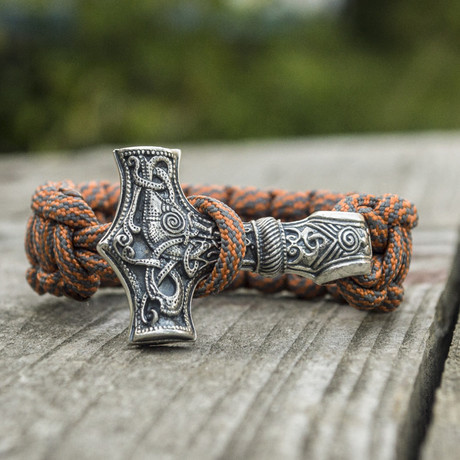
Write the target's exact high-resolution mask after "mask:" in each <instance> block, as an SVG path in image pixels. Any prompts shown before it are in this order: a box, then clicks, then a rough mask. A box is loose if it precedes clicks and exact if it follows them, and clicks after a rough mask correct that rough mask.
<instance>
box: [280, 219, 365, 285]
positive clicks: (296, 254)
mask: <svg viewBox="0 0 460 460" xmlns="http://www.w3.org/2000/svg"><path fill="white" fill-rule="evenodd" d="M283 228H284V231H285V234H286V243H287V250H286V252H287V270H288V271H290V272H292V273H299V274H300V273H301V274H304V276H308V275H310V277H314V278H315V279H316V280H317V278H318V277H321V276H323V277H325V278H327V273H328V272H331V271H332V270H334V271H337V269H338V268H339V267H346V266H347V264H352V263H353V264H354V265H355V266H356V262H357V261H358V262H359V259H362V260H363V262H366V261H367V260H368V259H370V256H371V253H370V244H369V235H368V232H367V229H365V227H364V226H363V225H362V222H360V221H359V220H357V221H353V220H350V218H349V217H347V216H345V213H336V216H332V215H331V213H328V215H327V216H322V215H321V213H316V214H315V215H313V216H311V217H310V218H309V219H308V223H306V221H300V222H293V223H290V224H289V225H286V226H284V225H283ZM326 282H327V281H326Z"/></svg>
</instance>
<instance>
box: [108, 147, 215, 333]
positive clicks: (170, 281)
mask: <svg viewBox="0 0 460 460" xmlns="http://www.w3.org/2000/svg"><path fill="white" fill-rule="evenodd" d="M116 158H117V162H118V166H119V169H120V172H121V178H122V184H123V191H122V196H121V202H120V209H119V211H118V213H117V216H118V219H117V221H116V222H114V224H113V225H112V228H111V229H110V231H109V233H108V235H107V236H106V237H105V238H104V240H105V241H103V242H101V243H102V245H101V246H102V250H103V252H104V253H105V254H107V255H108V257H109V260H111V261H112V262H116V263H113V267H114V269H116V271H117V273H119V275H121V277H122V279H124V280H125V285H127V287H128V288H129V289H130V290H131V293H132V303H133V305H132V320H133V324H132V328H133V330H132V333H131V336H132V338H134V340H136V338H137V340H140V341H142V340H143V339H142V336H143V335H144V334H147V335H149V334H150V333H152V332H158V331H160V332H161V331H162V330H167V331H168V333H170V332H171V331H176V332H177V333H178V334H182V333H186V334H189V335H190V337H191V336H192V335H193V334H194V330H193V326H192V324H191V319H190V313H189V311H185V309H184V306H189V305H190V302H191V297H192V295H193V290H194V287H195V285H196V284H197V282H198V281H199V279H200V278H202V277H203V276H204V275H205V274H206V273H209V272H210V271H211V269H212V264H213V263H214V262H215V261H216V259H217V257H218V253H219V241H220V239H219V237H218V232H217V229H216V226H215V224H214V223H213V221H211V220H210V219H209V218H207V217H205V216H202V215H201V214H199V213H197V212H196V211H195V210H194V208H193V207H192V206H191V205H190V204H189V203H188V201H187V200H186V199H185V197H184V196H183V193H182V190H181V189H180V186H179V181H178V177H177V175H178V172H177V166H178V154H177V153H176V152H174V151H169V150H166V149H162V150H161V151H157V150H147V149H146V150H141V149H139V150H138V149H136V150H131V149H122V150H118V151H116Z"/></svg>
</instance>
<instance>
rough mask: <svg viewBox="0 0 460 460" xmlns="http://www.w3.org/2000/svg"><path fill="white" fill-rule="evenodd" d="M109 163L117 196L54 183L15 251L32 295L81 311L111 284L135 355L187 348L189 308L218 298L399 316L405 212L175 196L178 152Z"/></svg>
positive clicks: (407, 225)
mask: <svg viewBox="0 0 460 460" xmlns="http://www.w3.org/2000/svg"><path fill="white" fill-rule="evenodd" d="M115 158H116V161H117V164H118V167H119V170H120V177H121V188H120V186H119V185H118V184H111V183H109V182H105V181H102V182H88V183H83V184H78V185H75V184H73V183H72V182H71V181H64V182H57V183H52V182H48V183H46V184H45V185H42V186H40V187H38V188H37V190H36V191H35V193H34V195H33V197H32V211H33V214H32V216H31V217H30V219H29V222H28V226H27V232H26V240H25V247H26V253H27V257H28V260H29V262H30V265H31V266H30V268H29V269H28V270H27V275H26V276H27V281H28V282H29V284H30V285H31V286H32V288H33V289H34V290H35V291H36V292H37V293H38V294H44V293H50V294H53V295H56V296H62V295H66V296H68V297H71V298H73V299H76V300H86V299H88V298H90V297H91V296H92V295H93V294H94V293H95V292H96V291H97V289H98V287H105V286H119V285H120V281H121V283H122V284H123V286H124V288H125V290H126V292H127V294H128V299H129V303H130V308H131V329H130V340H131V341H132V342H137V343H166V342H174V341H184V340H194V339H195V337H196V334H195V329H194V326H193V322H192V319H191V314H190V304H191V298H192V297H193V295H195V296H205V295H210V294H215V293H218V292H221V291H222V290H224V289H236V288H240V287H245V288H252V289H258V290H261V291H264V292H268V293H275V292H280V291H284V290H286V291H290V292H292V293H294V294H295V295H296V296H298V297H300V298H303V299H312V298H315V297H318V296H322V295H325V294H327V293H329V294H330V295H332V296H333V297H334V298H335V299H337V300H338V299H343V300H345V301H346V302H347V303H348V304H350V305H351V306H353V307H355V308H358V309H361V310H370V311H382V312H389V311H392V310H394V309H395V308H397V307H398V306H399V305H400V303H401V301H402V299H403V293H404V290H403V286H402V283H403V281H404V279H405V278H406V275H407V272H408V270H409V264H410V259H411V253H412V239H411V229H412V228H414V227H415V226H416V224H417V220H418V216H417V211H416V208H415V206H414V205H413V204H412V203H410V202H409V201H407V200H404V199H401V198H399V197H398V196H397V195H391V194H385V195H382V196H374V195H365V194H340V193H331V192H327V191H321V190H319V191H318V190H313V191H306V192H294V193H293V192H287V191H284V190H278V189H276V190H260V189H257V188H254V187H235V186H227V187H224V186H193V185H186V186H182V187H181V185H180V184H179V182H178V164H179V158H180V152H179V151H178V150H169V149H164V148H160V147H132V148H127V149H119V150H116V151H115ZM186 196H187V197H188V199H186V198H185V197H186ZM117 205H118V208H117ZM331 211H332V212H331ZM243 221H249V222H243ZM267 276H268V277H269V278H268V277H267ZM314 280H315V281H316V283H315V281H314ZM317 283H325V284H317Z"/></svg>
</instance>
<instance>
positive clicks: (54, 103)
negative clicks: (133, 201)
mask: <svg viewBox="0 0 460 460" xmlns="http://www.w3.org/2000/svg"><path fill="white" fill-rule="evenodd" d="M241 3H242V2H240V4H241ZM282 5H283V2H280V1H279V2H259V3H258V6H257V7H254V8H237V7H235V6H234V5H233V6H232V4H231V3H229V2H228V1H227V2H226V1H223V0H214V1H211V0H209V1H198V0H187V1H186V0H160V1H147V0H135V1H116V0H97V1H96V0H61V1H59V0H4V1H3V2H2V3H1V4H0V65H1V70H0V151H15V150H43V149H62V148H79V147H84V146H88V145H92V144H100V143H111V144H118V145H127V144H152V143H153V144H161V143H168V142H169V143H171V142H173V143H176V144H177V143H178V142H182V141H191V140H206V139H237V138H247V137H279V136H304V135H311V134H329V133H349V132H369V131H400V130H422V129H458V128H459V127H460V108H459V107H460V105H459V103H460V49H459V46H460V3H459V2H457V1H456V0H446V1H444V2H439V3H436V4H433V2H429V1H427V0H418V1H415V0H399V1H397V0H386V1H377V0H349V1H347V2H345V3H344V6H343V8H341V9H336V10H334V11H329V12H327V13H324V12H323V13H322V14H312V13H311V12H310V13H308V12H302V11H295V10H289V9H287V8H283V6H282Z"/></svg>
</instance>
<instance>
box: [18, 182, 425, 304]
mask: <svg viewBox="0 0 460 460" xmlns="http://www.w3.org/2000/svg"><path fill="white" fill-rule="evenodd" d="M183 189H184V193H185V195H186V196H189V197H190V198H189V200H190V202H191V203H192V205H193V206H195V207H196V209H197V210H198V211H199V212H202V213H204V214H207V215H208V216H209V217H211V218H212V219H214V220H215V222H216V224H217V227H218V229H219V232H220V235H221V249H220V254H219V258H218V260H217V262H216V264H215V266H214V267H213V271H212V273H211V274H210V275H209V277H208V278H206V279H205V280H203V281H202V282H201V283H200V284H199V285H198V287H197V290H196V295H209V294H213V293H217V292H220V291H222V290H223V289H225V288H227V287H229V288H233V289H236V288H239V287H246V288H253V289H259V290H262V291H264V292H269V293H274V292H279V291H283V290H288V291H290V292H292V293H294V294H295V295H296V296H298V297H300V298H304V299H311V298H314V297H317V296H321V295H324V294H326V293H329V294H331V295H332V296H333V297H334V298H336V299H343V300H345V301H346V302H347V303H348V304H350V305H352V306H353V307H355V308H358V309H363V310H374V311H392V310H394V309H395V308H397V307H398V306H399V304H400V303H401V301H402V298H403V293H404V290H403V287H402V283H403V281H404V279H405V278H406V275H407V272H408V269H409V264H410V258H411V253H412V239H411V230H412V228H414V227H415V226H416V225H417V220H418V216H417V210H416V208H415V206H414V205H413V204H412V203H410V202H409V201H407V200H404V199H401V198H399V197H398V196H396V195H390V194H388V195H383V196H373V195H364V194H337V193H331V192H327V191H321V190H319V191H317V190H313V191H306V192H294V193H291V192H287V191H284V190H260V189H257V188H255V187H222V186H185V187H183ZM119 194H120V189H119V186H118V184H116V185H115V184H111V183H109V182H89V183H84V184H79V185H75V184H73V183H72V182H70V181H65V182H59V183H47V184H45V185H43V186H41V187H39V188H38V189H37V190H36V192H35V194H34V195H33V197H32V210H33V215H32V216H31V218H30V219H29V222H28V226H27V232H26V242H25V245H26V253H27V256H28V259H29V262H30V265H31V267H30V268H29V269H28V270H27V280H28V282H29V284H30V285H31V286H32V288H33V289H34V290H35V291H36V292H38V293H39V294H44V293H50V294H53V295H57V296H61V295H66V296H69V297H72V298H74V299H77V300H85V299H88V298H89V297H91V295H93V294H94V293H95V292H96V290H97V289H98V287H103V286H117V285H119V284H120V283H119V280H118V279H117V277H116V275H115V274H114V272H113V271H112V269H111V268H110V266H109V265H108V264H107V262H105V260H104V259H102V258H101V257H100V256H99V254H98V253H97V250H96V246H97V243H98V242H99V241H100V239H101V238H102V236H103V235H104V233H105V232H106V231H107V229H108V228H109V226H110V222H111V220H112V219H113V217H114V215H115V212H116V208H117V203H118V198H119ZM191 195H193V196H191ZM329 210H335V211H350V212H359V213H360V214H362V215H363V217H364V218H365V220H366V222H367V225H368V227H369V230H370V235H371V242H372V250H373V259H372V271H371V273H370V274H369V275H366V276H358V277H352V278H345V279H342V280H338V281H336V282H334V283H331V284H328V285H324V286H319V285H316V284H315V283H313V282H312V281H311V280H308V279H306V278H302V277H300V276H297V275H290V274H289V275H283V276H280V277H277V278H271V279H270V278H264V277H262V276H260V275H257V274H255V273H250V272H243V271H239V268H240V266H241V262H242V260H243V257H244V251H245V246H244V229H243V224H242V221H241V219H243V220H250V219H258V218H260V217H266V216H272V217H274V218H276V219H281V220H284V221H293V220H299V219H303V218H305V217H307V216H308V215H310V214H312V213H313V212H315V211H329Z"/></svg>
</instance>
